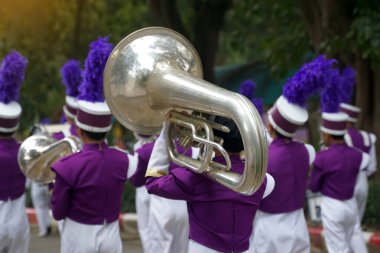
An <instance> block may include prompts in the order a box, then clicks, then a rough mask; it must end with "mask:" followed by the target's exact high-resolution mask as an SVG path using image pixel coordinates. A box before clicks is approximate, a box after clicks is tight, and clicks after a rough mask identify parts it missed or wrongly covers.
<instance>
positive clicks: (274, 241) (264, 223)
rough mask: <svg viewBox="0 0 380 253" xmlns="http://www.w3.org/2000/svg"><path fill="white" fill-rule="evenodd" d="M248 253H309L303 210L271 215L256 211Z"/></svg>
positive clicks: (308, 240)
mask: <svg viewBox="0 0 380 253" xmlns="http://www.w3.org/2000/svg"><path fill="white" fill-rule="evenodd" d="M248 252H250V253H261V252H262V253H269V252H271V253H277V252H278V253H286V252H288V253H310V239H309V233H308V231H307V225H306V220H305V215H304V213H303V209H299V210H296V211H293V212H288V213H280V214H271V213H265V212H261V211H259V210H257V212H256V216H255V219H254V221H253V233H252V234H251V237H250V240H249V250H248Z"/></svg>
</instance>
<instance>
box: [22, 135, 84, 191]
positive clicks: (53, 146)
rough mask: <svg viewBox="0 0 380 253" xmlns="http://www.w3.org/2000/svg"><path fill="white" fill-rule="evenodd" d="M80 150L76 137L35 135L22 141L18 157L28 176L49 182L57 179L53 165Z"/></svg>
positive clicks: (45, 182)
mask: <svg viewBox="0 0 380 253" xmlns="http://www.w3.org/2000/svg"><path fill="white" fill-rule="evenodd" d="M79 150H80V141H79V139H78V138H76V137H66V138H64V139H62V140H60V141H57V140H55V139H53V138H51V137H49V136H46V135H33V136H30V137H28V138H27V139H26V140H25V141H23V142H22V144H21V146H20V149H19V151H18V156H17V159H18V164H19V166H20V168H21V171H22V172H23V173H24V174H25V176H26V177H28V178H31V179H33V180H35V181H37V182H39V183H44V184H47V183H51V182H53V181H54V179H55V173H54V172H53V171H52V170H51V169H50V167H51V165H52V164H53V163H54V162H55V161H57V160H58V159H60V158H62V157H63V156H66V155H69V154H72V153H75V152H78V151H79Z"/></svg>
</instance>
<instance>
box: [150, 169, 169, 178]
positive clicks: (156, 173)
mask: <svg viewBox="0 0 380 253" xmlns="http://www.w3.org/2000/svg"><path fill="white" fill-rule="evenodd" d="M167 174H168V172H167V171H163V170H158V169H148V170H147V171H146V173H145V177H162V176H166V175H167Z"/></svg>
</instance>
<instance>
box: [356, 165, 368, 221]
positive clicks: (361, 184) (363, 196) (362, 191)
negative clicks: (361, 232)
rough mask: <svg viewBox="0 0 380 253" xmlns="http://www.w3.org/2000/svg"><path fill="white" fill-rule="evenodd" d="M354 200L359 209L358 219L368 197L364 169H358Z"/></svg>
mask: <svg viewBox="0 0 380 253" xmlns="http://www.w3.org/2000/svg"><path fill="white" fill-rule="evenodd" d="M354 196H355V200H356V203H357V206H358V210H359V218H360V221H361V220H362V219H363V216H364V212H365V207H366V204H367V198H368V177H367V172H366V171H360V172H359V174H358V178H357V180H356V185H355V191H354Z"/></svg>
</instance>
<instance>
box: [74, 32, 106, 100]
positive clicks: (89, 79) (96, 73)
mask: <svg viewBox="0 0 380 253" xmlns="http://www.w3.org/2000/svg"><path fill="white" fill-rule="evenodd" d="M112 48H113V46H112V44H111V43H108V38H107V37H105V38H100V37H99V38H98V40H96V41H93V42H91V44H90V52H89V53H88V56H87V59H86V62H85V65H84V72H83V80H82V83H81V84H80V86H79V96H78V99H80V100H85V101H89V102H103V101H104V97H103V71H104V68H105V66H106V62H107V59H108V57H109V55H110V54H111V51H112Z"/></svg>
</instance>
